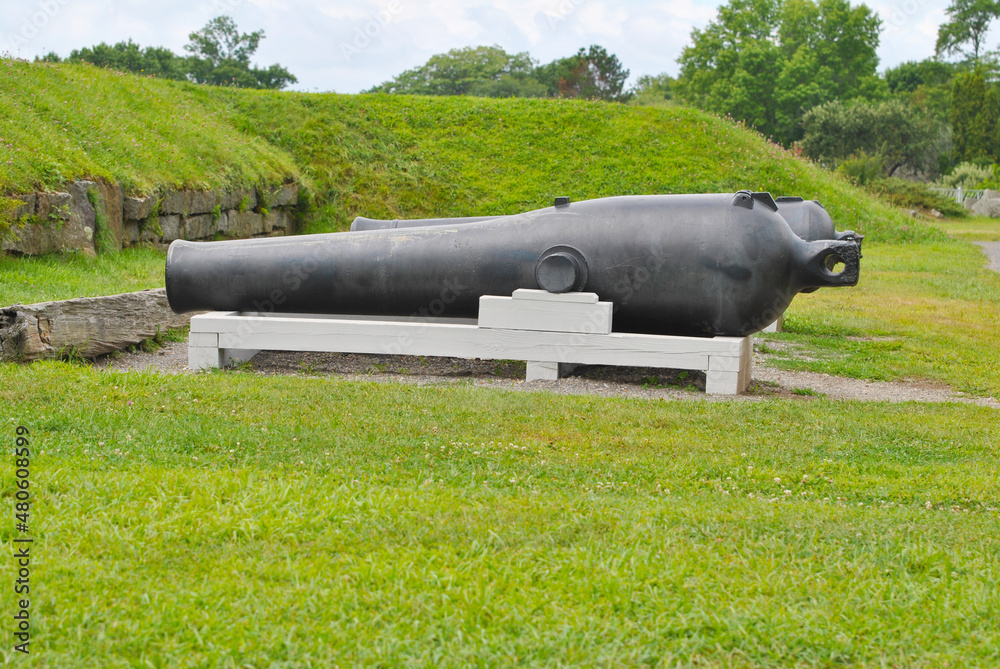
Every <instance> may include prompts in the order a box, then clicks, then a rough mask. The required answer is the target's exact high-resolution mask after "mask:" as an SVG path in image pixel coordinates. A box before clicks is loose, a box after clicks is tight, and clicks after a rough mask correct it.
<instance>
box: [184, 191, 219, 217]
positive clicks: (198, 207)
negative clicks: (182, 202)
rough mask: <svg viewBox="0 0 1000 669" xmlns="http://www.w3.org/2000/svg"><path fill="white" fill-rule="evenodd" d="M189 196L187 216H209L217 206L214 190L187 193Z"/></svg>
mask: <svg viewBox="0 0 1000 669" xmlns="http://www.w3.org/2000/svg"><path fill="white" fill-rule="evenodd" d="M188 192H189V193H190V195H191V201H190V207H189V208H188V210H187V212H186V213H188V214H211V213H212V210H214V209H215V205H216V204H218V200H219V197H218V195H217V194H216V192H215V191H214V190H193V191H188Z"/></svg>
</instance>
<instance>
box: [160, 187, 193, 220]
mask: <svg viewBox="0 0 1000 669" xmlns="http://www.w3.org/2000/svg"><path fill="white" fill-rule="evenodd" d="M190 208H191V193H190V191H186V190H172V191H170V192H168V193H167V194H166V195H164V196H163V200H161V201H160V213H161V214H186V213H187V212H188V211H189V210H190Z"/></svg>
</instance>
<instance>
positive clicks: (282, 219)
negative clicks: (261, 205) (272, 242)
mask: <svg viewBox="0 0 1000 669" xmlns="http://www.w3.org/2000/svg"><path fill="white" fill-rule="evenodd" d="M292 227H294V226H293V220H292V215H291V214H289V213H288V212H287V211H285V210H283V209H272V210H270V211H268V212H267V215H266V216H265V217H264V232H272V231H273V230H275V229H279V230H285V231H290V230H291V229H292Z"/></svg>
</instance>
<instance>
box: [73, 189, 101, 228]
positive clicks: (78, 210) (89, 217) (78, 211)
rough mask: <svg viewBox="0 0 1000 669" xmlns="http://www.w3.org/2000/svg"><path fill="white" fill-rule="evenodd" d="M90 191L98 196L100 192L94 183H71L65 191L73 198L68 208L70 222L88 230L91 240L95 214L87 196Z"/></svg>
mask: <svg viewBox="0 0 1000 669" xmlns="http://www.w3.org/2000/svg"><path fill="white" fill-rule="evenodd" d="M91 189H93V190H94V191H96V192H97V193H98V194H100V192H101V191H100V188H98V187H97V183H96V182H94V181H73V182H72V183H70V184H69V188H68V189H67V190H69V194H70V195H72V196H73V201H72V202H71V203H70V207H69V220H70V222H73V221H74V220H75V221H77V222H79V223H80V225H82V226H84V227H87V228H90V231H91V233H90V234H91V239H93V234H94V226H95V222H94V219H95V218H96V214H95V212H94V205H93V204H91V202H90V197H89V196H88V195H87V193H88V192H89V191H90V190H91Z"/></svg>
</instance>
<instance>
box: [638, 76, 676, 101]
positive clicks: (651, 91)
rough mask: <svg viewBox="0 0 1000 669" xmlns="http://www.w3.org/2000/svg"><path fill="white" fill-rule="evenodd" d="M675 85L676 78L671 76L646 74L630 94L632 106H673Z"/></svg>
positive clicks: (640, 78)
mask: <svg viewBox="0 0 1000 669" xmlns="http://www.w3.org/2000/svg"><path fill="white" fill-rule="evenodd" d="M673 84H674V78H673V77H671V76H670V75H669V74H666V73H663V74H657V75H652V74H644V75H642V76H641V77H639V79H638V81H636V82H635V85H634V86H633V87H632V90H631V91H629V93H630V94H631V95H632V99H631V100H629V103H630V104H633V105H639V106H647V105H653V106H667V105H672V104H673V97H674V91H673Z"/></svg>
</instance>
